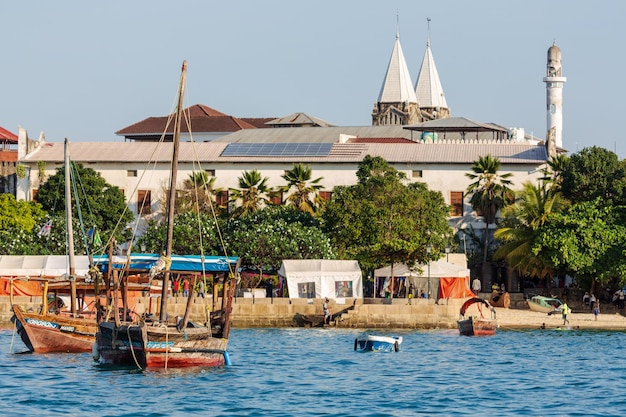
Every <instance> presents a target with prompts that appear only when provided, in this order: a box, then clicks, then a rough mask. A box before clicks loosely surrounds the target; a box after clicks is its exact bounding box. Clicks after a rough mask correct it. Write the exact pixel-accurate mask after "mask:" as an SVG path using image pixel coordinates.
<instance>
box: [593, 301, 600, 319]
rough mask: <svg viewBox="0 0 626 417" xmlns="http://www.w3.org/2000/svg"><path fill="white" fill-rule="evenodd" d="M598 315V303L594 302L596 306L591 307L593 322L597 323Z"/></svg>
mask: <svg viewBox="0 0 626 417" xmlns="http://www.w3.org/2000/svg"><path fill="white" fill-rule="evenodd" d="M599 314H600V301H596V305H595V306H593V317H594V320H596V321H598V315H599Z"/></svg>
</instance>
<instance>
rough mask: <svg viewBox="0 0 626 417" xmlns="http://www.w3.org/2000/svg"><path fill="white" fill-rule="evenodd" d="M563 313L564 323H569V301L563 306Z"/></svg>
mask: <svg viewBox="0 0 626 417" xmlns="http://www.w3.org/2000/svg"><path fill="white" fill-rule="evenodd" d="M561 314H562V315H563V324H566V323H569V320H568V319H567V315H568V314H569V307H568V305H567V303H563V305H562V306H561Z"/></svg>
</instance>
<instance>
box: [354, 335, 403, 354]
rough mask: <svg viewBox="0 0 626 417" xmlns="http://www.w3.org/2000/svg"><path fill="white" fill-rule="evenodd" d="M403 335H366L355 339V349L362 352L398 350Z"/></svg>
mask: <svg viewBox="0 0 626 417" xmlns="http://www.w3.org/2000/svg"><path fill="white" fill-rule="evenodd" d="M401 344H402V336H378V335H372V334H368V335H364V336H360V337H357V338H356V339H354V350H358V351H362V352H398V351H399V350H400V345H401Z"/></svg>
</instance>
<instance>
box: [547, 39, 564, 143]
mask: <svg viewBox="0 0 626 417" xmlns="http://www.w3.org/2000/svg"><path fill="white" fill-rule="evenodd" d="M566 81H567V78H565V77H563V74H562V69H561V49H560V48H559V47H558V46H556V41H555V42H554V43H553V44H552V46H551V47H550V48H548V68H547V72H546V76H545V77H544V78H543V82H544V83H546V105H547V106H546V107H547V115H548V119H547V120H548V131H547V133H546V146H547V147H548V153H549V154H551V153H553V152H554V151H552V152H551V151H550V149H551V147H554V146H556V147H557V148H562V147H563V84H565V82H566Z"/></svg>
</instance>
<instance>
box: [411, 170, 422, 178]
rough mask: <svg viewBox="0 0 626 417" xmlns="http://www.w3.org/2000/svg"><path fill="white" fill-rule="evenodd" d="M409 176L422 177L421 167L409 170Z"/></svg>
mask: <svg viewBox="0 0 626 417" xmlns="http://www.w3.org/2000/svg"><path fill="white" fill-rule="evenodd" d="M411 177H413V178H422V170H421V169H414V170H413V171H411Z"/></svg>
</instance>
